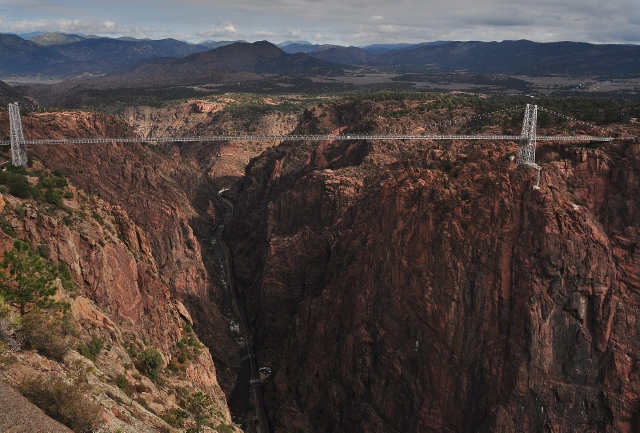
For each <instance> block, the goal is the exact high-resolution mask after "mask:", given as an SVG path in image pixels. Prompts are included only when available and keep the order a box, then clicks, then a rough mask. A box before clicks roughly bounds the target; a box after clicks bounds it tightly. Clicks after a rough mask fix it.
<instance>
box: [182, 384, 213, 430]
mask: <svg viewBox="0 0 640 433" xmlns="http://www.w3.org/2000/svg"><path fill="white" fill-rule="evenodd" d="M212 406H213V401H212V400H211V396H210V395H209V394H205V393H203V392H200V391H198V392H196V393H194V394H191V395H190V396H189V397H188V398H187V401H186V402H185V409H187V411H188V412H189V413H190V414H191V416H193V419H194V421H195V422H196V425H195V426H193V427H191V428H189V429H188V430H187V432H193V433H200V432H202V431H204V427H205V426H207V427H213V425H212V424H211V417H212V416H213V408H212Z"/></svg>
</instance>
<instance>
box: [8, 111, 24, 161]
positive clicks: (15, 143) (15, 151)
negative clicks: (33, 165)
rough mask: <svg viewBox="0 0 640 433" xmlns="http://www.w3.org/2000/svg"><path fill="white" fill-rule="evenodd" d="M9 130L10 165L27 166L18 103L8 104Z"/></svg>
mask: <svg viewBox="0 0 640 433" xmlns="http://www.w3.org/2000/svg"><path fill="white" fill-rule="evenodd" d="M9 129H10V130H11V164H13V165H14V166H23V167H26V166H27V149H26V147H25V145H24V132H23V131H22V119H21V118H20V107H19V106H18V103H17V102H16V103H15V104H9Z"/></svg>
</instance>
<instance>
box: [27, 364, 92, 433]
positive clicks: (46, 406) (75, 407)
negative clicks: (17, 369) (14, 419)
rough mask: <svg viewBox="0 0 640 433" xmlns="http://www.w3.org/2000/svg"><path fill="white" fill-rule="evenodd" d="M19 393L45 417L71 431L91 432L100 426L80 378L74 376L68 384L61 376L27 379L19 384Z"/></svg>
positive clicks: (83, 381) (79, 432)
mask: <svg viewBox="0 0 640 433" xmlns="http://www.w3.org/2000/svg"><path fill="white" fill-rule="evenodd" d="M20 390H21V391H22V394H23V395H24V396H25V397H26V398H28V399H29V400H30V401H31V402H32V403H33V404H35V405H36V406H38V407H39V408H40V409H42V410H43V411H44V412H45V413H46V414H47V415H49V416H50V417H51V418H53V419H55V420H57V421H59V422H61V423H62V424H64V425H66V426H67V427H69V428H70V429H72V430H73V431H74V432H78V433H83V432H88V431H93V430H94V429H95V428H96V427H98V426H99V425H100V416H99V413H100V408H99V407H98V406H97V405H96V404H95V403H93V402H92V401H91V400H90V399H89V398H88V397H87V396H86V393H87V391H88V385H87V383H86V380H83V378H79V377H74V378H72V380H71V382H70V383H67V382H65V380H63V379H62V378H60V377H52V378H48V379H46V378H44V377H42V376H39V377H35V378H27V379H24V380H23V381H22V382H21V384H20Z"/></svg>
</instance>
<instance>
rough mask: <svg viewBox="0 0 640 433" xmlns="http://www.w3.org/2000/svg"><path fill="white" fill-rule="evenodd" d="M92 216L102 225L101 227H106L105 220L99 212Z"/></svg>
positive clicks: (93, 213)
mask: <svg viewBox="0 0 640 433" xmlns="http://www.w3.org/2000/svg"><path fill="white" fill-rule="evenodd" d="M91 216H92V217H93V219H94V220H96V221H98V223H100V225H102V226H103V225H104V219H103V218H102V215H100V214H99V213H98V212H95V211H94V212H92V213H91Z"/></svg>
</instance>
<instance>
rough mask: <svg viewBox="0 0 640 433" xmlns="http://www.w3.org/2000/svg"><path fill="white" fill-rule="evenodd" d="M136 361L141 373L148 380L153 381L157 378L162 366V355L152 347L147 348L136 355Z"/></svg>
mask: <svg viewBox="0 0 640 433" xmlns="http://www.w3.org/2000/svg"><path fill="white" fill-rule="evenodd" d="M138 361H139V362H140V366H141V368H142V371H143V372H144V373H145V374H146V375H147V376H148V377H149V379H152V380H155V379H157V378H158V372H159V369H160V367H162V365H163V359H162V354H160V352H158V351H157V350H156V349H155V348H153V347H147V348H146V349H145V350H144V351H143V352H141V353H139V354H138Z"/></svg>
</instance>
